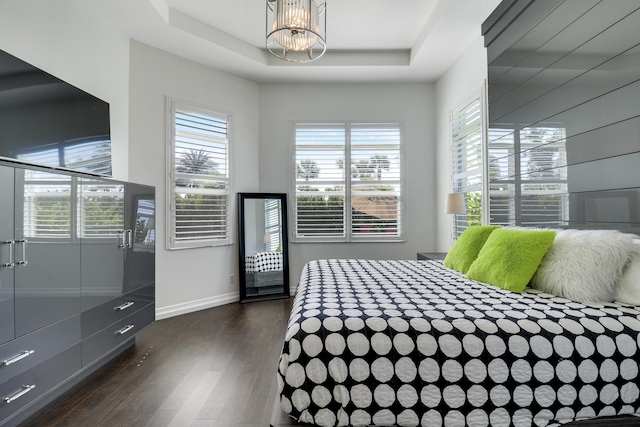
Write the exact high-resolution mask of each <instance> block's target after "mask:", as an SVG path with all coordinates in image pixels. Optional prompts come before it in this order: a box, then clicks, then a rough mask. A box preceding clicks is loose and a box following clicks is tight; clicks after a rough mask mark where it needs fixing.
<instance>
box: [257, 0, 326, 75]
mask: <svg viewBox="0 0 640 427" xmlns="http://www.w3.org/2000/svg"><path fill="white" fill-rule="evenodd" d="M325 10H326V3H322V4H321V5H320V6H318V4H317V3H316V2H315V0H267V49H268V50H269V52H271V53H272V54H274V55H275V56H277V57H278V58H280V59H284V60H285V61H290V62H309V61H314V60H316V59H318V58H320V57H321V56H322V55H323V54H324V52H325V51H326V49H327V45H326V14H325ZM321 17H322V19H320V18H321Z"/></svg>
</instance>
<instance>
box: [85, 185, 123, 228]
mask: <svg viewBox="0 0 640 427" xmlns="http://www.w3.org/2000/svg"><path fill="white" fill-rule="evenodd" d="M78 203H79V205H80V206H79V207H78V210H79V212H80V213H81V214H80V215H78V218H79V221H78V227H79V230H78V235H79V236H80V237H83V238H111V237H113V236H117V235H118V233H119V232H120V231H121V230H122V229H123V228H124V185H122V184H112V183H107V182H104V181H94V180H91V179H90V178H83V179H82V185H81V186H80V197H79V198H78Z"/></svg>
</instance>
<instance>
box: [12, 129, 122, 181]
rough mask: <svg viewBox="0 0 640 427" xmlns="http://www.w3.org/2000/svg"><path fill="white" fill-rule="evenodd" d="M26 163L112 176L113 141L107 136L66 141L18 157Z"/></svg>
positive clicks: (31, 150) (29, 151) (38, 148)
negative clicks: (53, 146)
mask: <svg viewBox="0 0 640 427" xmlns="http://www.w3.org/2000/svg"><path fill="white" fill-rule="evenodd" d="M16 157H17V158H18V159H20V160H23V161H25V162H31V163H36V164H39V165H46V166H52V167H64V168H68V169H73V170H79V171H85V172H91V173H96V174H100V175H107V176H111V141H110V140H109V139H108V137H107V136H96V137H92V138H89V139H85V140H74V141H64V142H60V143H57V144H56V147H55V148H51V147H50V146H49V145H47V146H44V147H36V148H32V149H29V150H28V151H25V152H23V153H20V154H18V155H17V156H16Z"/></svg>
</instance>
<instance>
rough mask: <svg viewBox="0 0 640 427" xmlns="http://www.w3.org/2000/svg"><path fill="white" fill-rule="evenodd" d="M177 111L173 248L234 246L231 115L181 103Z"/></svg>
mask: <svg viewBox="0 0 640 427" xmlns="http://www.w3.org/2000/svg"><path fill="white" fill-rule="evenodd" d="M172 112H173V130H174V131H173V138H172V160H173V163H172V169H173V171H172V176H173V178H174V186H175V187H174V195H173V203H172V206H171V208H172V209H171V219H172V222H171V225H172V226H171V239H170V243H171V247H172V248H181V247H197V246H210V245H220V244H228V243H229V242H230V234H231V233H230V221H229V210H230V197H229V196H230V189H229V187H230V174H229V120H230V119H229V116H227V115H222V114H218V113H214V112H211V111H206V110H202V109H196V108H188V107H183V106H178V105H176V104H175V103H174V104H173V108H172Z"/></svg>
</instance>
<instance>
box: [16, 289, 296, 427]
mask: <svg viewBox="0 0 640 427" xmlns="http://www.w3.org/2000/svg"><path fill="white" fill-rule="evenodd" d="M290 308H291V299H284V300H275V301H264V302H253V303H249V304H239V303H234V304H228V305H224V306H220V307H215V308H211V309H208V310H202V311H199V312H196V313H190V314H186V315H182V316H177V317H174V318H170V319H164V320H159V321H157V322H155V323H154V324H153V325H151V326H150V327H148V328H147V329H145V330H144V331H142V332H141V333H140V334H139V335H138V337H137V339H136V345H135V346H134V347H131V348H130V349H128V350H127V351H126V352H125V353H124V354H122V355H120V356H118V358H116V359H115V360H114V361H113V362H112V363H110V364H109V365H107V366H106V367H105V368H104V369H102V370H101V371H99V372H98V373H97V375H95V376H94V377H93V378H92V379H91V381H89V382H87V383H86V384H84V385H83V386H82V387H81V388H77V389H76V390H74V391H73V392H72V393H71V394H70V395H68V396H67V397H66V399H64V400H62V401H60V402H58V403H56V404H55V405H53V406H52V407H51V408H49V409H45V410H43V411H42V412H40V413H38V414H36V415H35V417H32V418H31V419H29V420H27V421H26V422H25V423H23V426H29V427H36V426H37V427H41V426H73V427H76V426H90V427H117V426H127V427H128V426H149V427H162V426H175V427H186V426H193V427H204V426H215V427H232V426H233V427H265V426H268V425H269V423H270V420H271V416H272V411H273V407H274V402H275V397H276V369H277V365H278V357H279V354H280V350H281V349H282V343H283V341H284V333H285V329H286V325H287V320H288V316H289V311H290ZM277 413H278V417H276V419H275V421H276V422H275V425H276V426H297V425H299V424H296V423H295V422H293V421H292V420H290V419H289V418H288V417H287V416H285V415H284V414H282V413H281V412H280V411H278V412H277Z"/></svg>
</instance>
